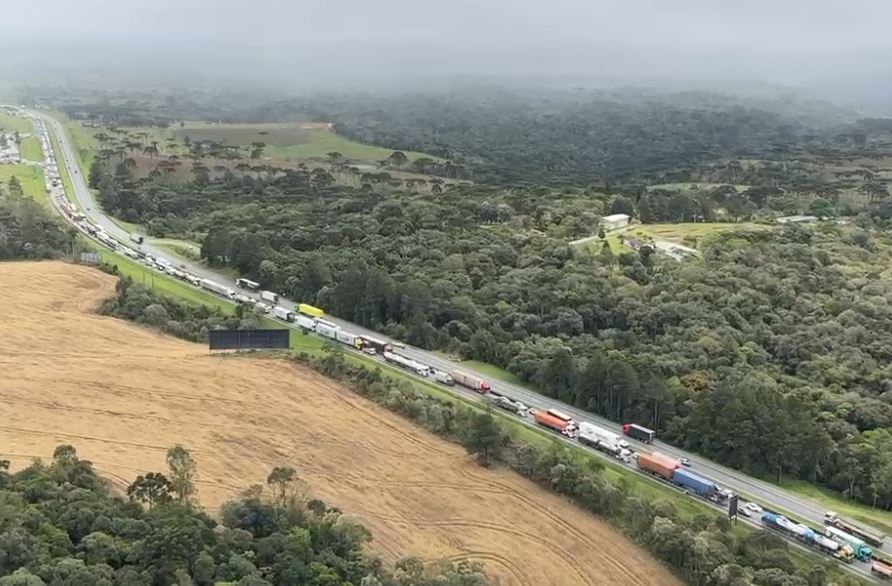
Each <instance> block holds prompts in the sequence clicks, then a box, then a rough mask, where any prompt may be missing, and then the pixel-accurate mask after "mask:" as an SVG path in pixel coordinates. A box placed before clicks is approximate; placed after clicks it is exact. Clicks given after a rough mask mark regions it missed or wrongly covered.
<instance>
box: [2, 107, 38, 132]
mask: <svg viewBox="0 0 892 586" xmlns="http://www.w3.org/2000/svg"><path fill="white" fill-rule="evenodd" d="M0 132H13V133H15V132H17V133H19V134H28V133H31V132H34V125H33V124H32V123H31V121H30V120H28V119H27V118H22V117H21V116H13V115H12V114H10V113H9V112H7V111H5V110H0Z"/></svg>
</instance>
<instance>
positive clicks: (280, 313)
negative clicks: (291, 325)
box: [273, 305, 294, 322]
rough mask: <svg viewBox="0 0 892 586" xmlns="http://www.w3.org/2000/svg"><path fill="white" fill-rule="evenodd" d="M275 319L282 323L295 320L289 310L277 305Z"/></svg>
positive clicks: (274, 309) (274, 308)
mask: <svg viewBox="0 0 892 586" xmlns="http://www.w3.org/2000/svg"><path fill="white" fill-rule="evenodd" d="M273 317H275V318H277V319H280V320H282V321H287V322H290V321H293V320H294V314H293V313H291V312H290V311H288V309H287V308H285V307H282V306H281V305H277V306H275V307H273Z"/></svg>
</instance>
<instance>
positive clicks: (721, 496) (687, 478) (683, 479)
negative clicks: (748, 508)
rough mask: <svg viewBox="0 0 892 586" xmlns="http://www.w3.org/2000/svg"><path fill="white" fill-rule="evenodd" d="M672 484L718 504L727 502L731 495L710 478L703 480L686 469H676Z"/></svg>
mask: <svg viewBox="0 0 892 586" xmlns="http://www.w3.org/2000/svg"><path fill="white" fill-rule="evenodd" d="M672 482H674V483H675V484H677V485H678V486H680V487H682V488H684V489H685V490H689V491H691V492H693V493H694V494H696V495H697V496H699V497H702V498H705V499H707V500H711V501H713V502H717V503H724V502H727V500H728V498H729V496H730V495H729V494H728V493H727V492H726V491H723V490H722V489H721V488H720V487H719V485H717V484H716V483H715V482H713V481H712V480H709V479H708V478H703V477H702V476H700V475H698V474H694V473H693V472H691V471H690V470H685V469H684V468H676V469H675V471H674V472H673V473H672Z"/></svg>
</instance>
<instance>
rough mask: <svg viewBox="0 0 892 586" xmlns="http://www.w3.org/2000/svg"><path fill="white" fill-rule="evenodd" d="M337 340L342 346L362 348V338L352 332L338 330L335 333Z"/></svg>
mask: <svg viewBox="0 0 892 586" xmlns="http://www.w3.org/2000/svg"><path fill="white" fill-rule="evenodd" d="M335 338H336V339H337V341H338V342H340V343H341V344H347V345H348V346H352V347H354V348H362V338H360V337H359V336H357V335H356V334H351V333H350V332H345V331H344V330H337V331H336V332H335Z"/></svg>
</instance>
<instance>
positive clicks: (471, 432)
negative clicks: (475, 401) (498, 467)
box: [465, 409, 505, 466]
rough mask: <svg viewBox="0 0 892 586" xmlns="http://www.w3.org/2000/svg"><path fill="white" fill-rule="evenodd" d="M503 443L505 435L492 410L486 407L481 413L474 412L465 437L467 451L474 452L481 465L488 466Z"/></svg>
mask: <svg viewBox="0 0 892 586" xmlns="http://www.w3.org/2000/svg"><path fill="white" fill-rule="evenodd" d="M504 445H505V435H504V433H503V432H502V429H501V427H499V424H498V422H496V420H495V417H493V415H492V411H491V410H489V409H487V410H486V411H484V412H483V413H475V414H474V415H473V416H472V420H471V425H470V428H469V429H468V435H467V438H466V439H465V446H466V447H467V449H468V452H469V453H471V454H476V455H477V459H478V460H479V461H480V463H481V464H482V465H484V466H489V465H490V463H491V462H492V460H494V459H498V458H499V457H500V456H501V452H500V450H501V448H502V447H503V446H504Z"/></svg>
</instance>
